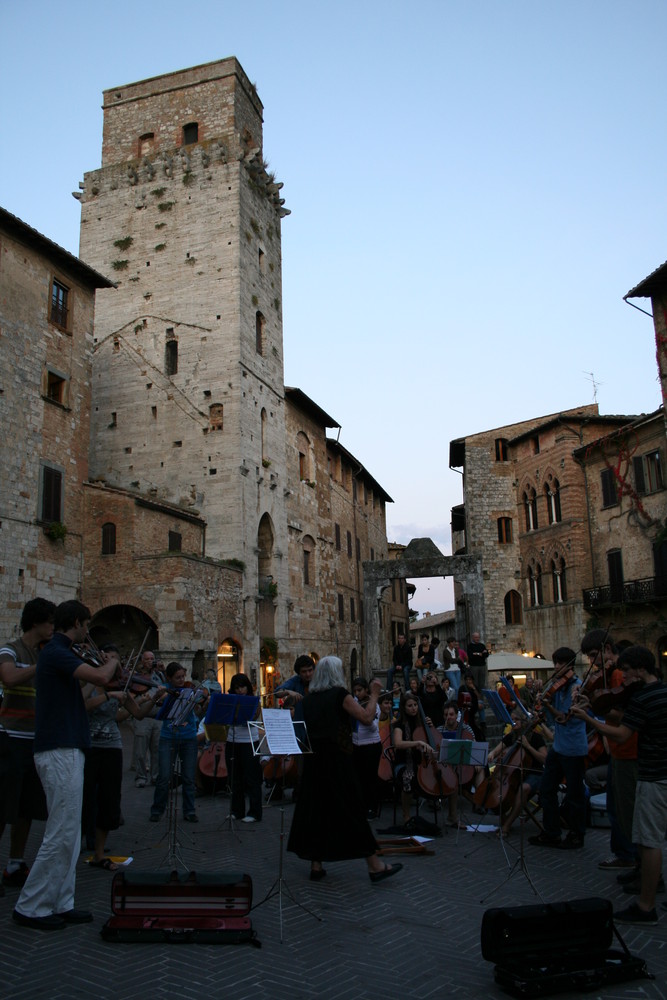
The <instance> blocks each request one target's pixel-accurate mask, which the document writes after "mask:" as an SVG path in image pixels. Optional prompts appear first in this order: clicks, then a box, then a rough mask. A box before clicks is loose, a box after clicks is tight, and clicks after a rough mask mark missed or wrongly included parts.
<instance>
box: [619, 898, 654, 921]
mask: <svg viewBox="0 0 667 1000" xmlns="http://www.w3.org/2000/svg"><path fill="white" fill-rule="evenodd" d="M614 920H616V921H618V923H620V924H657V922H658V914H657V912H656V911H655V909H653V910H642V909H640V907H639V905H638V904H637V903H633V904H632V906H628V907H626V909H625V910H620V911H619V912H618V913H615V914H614Z"/></svg>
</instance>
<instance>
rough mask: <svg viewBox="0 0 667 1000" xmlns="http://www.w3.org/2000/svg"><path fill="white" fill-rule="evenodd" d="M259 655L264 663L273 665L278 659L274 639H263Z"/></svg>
mask: <svg viewBox="0 0 667 1000" xmlns="http://www.w3.org/2000/svg"><path fill="white" fill-rule="evenodd" d="M259 655H260V658H261V659H262V660H264V662H265V663H275V662H276V660H277V659H278V642H277V640H276V639H272V638H270V637H268V636H267V637H265V638H264V639H262V645H261V646H260V649H259Z"/></svg>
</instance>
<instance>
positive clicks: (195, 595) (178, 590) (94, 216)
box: [77, 59, 391, 689]
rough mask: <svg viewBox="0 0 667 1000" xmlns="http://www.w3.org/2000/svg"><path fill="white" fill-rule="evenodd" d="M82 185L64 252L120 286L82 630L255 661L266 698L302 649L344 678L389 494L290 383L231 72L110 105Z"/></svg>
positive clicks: (104, 310)
mask: <svg viewBox="0 0 667 1000" xmlns="http://www.w3.org/2000/svg"><path fill="white" fill-rule="evenodd" d="M80 187H81V193H80V194H78V195H77V196H78V197H79V199H80V201H81V254H82V256H83V257H84V258H85V259H86V260H88V261H90V262H91V264H92V265H93V266H94V267H96V268H98V269H99V270H101V271H102V272H103V273H105V274H109V275H112V276H113V278H114V280H115V284H116V287H114V288H113V289H108V291H107V290H104V291H102V292H101V293H100V295H99V297H98V300H97V306H96V308H97V317H96V325H95V338H94V350H93V383H92V385H93V400H94V404H93V408H92V427H91V447H90V478H91V481H92V483H93V484H94V489H93V488H92V487H91V488H90V489H89V490H88V491H87V494H86V496H87V503H88V505H89V510H90V512H91V518H92V523H91V532H90V535H89V537H88V543H89V544H88V546H87V548H86V552H87V553H88V552H89V553H90V558H89V559H88V558H87V566H89V567H90V572H88V570H87V571H86V578H85V589H84V593H89V594H90V600H91V602H93V603H94V606H95V610H96V611H97V612H98V615H97V616H96V619H95V622H96V624H98V622H99V621H100V620H101V617H104V620H105V623H106V626H107V627H108V628H109V629H110V630H111V631H114V629H115V630H116V631H118V627H119V625H120V623H121V621H122V620H123V618H125V620H126V621H127V620H128V619H132V621H133V622H136V623H137V624H136V631H137V637H138V634H139V633H140V631H141V630H142V629H143V627H144V626H147V627H148V628H149V629H151V631H152V633H153V634H154V639H152V640H151V641H159V644H160V648H161V649H162V650H164V651H168V653H169V655H173V656H177V657H178V658H180V659H181V660H183V662H185V663H187V664H188V665H189V666H192V665H195V666H196V665H197V663H199V662H201V663H202V664H206V665H210V664H215V661H216V658H217V662H218V666H219V667H220V668H228V672H232V671H233V670H235V669H238V667H239V666H241V665H242V666H243V667H244V669H246V670H247V671H248V672H256V671H257V668H258V667H259V666H261V671H260V672H259V673H258V680H259V681H260V684H261V686H262V687H263V688H265V689H267V688H270V687H271V685H272V683H273V682H274V681H275V678H276V672H277V670H282V673H283V675H284V674H285V672H288V673H289V671H290V670H291V662H292V661H293V659H294V657H295V656H296V655H297V654H299V653H302V652H304V651H307V650H309V649H313V650H315V651H317V652H319V653H324V652H331V651H335V652H338V653H339V654H340V655H341V656H342V658H343V659H344V662H345V663H346V665H348V667H349V668H350V669H351V670H356V669H358V668H360V666H361V664H362V663H363V643H364V635H363V619H362V596H361V595H362V588H363V568H362V567H363V561H364V560H373V559H374V558H378V559H382V558H385V556H386V551H387V540H386V523H385V503H386V502H387V501H389V500H390V499H391V498H390V497H389V496H388V495H387V494H386V493H385V491H384V490H383V489H382V487H381V486H379V484H378V483H376V482H375V480H374V479H373V478H372V477H371V476H370V474H369V473H368V472H367V471H366V469H365V468H364V467H363V466H362V465H361V464H360V463H359V462H358V461H357V460H356V459H355V458H354V456H352V455H350V454H349V452H347V451H346V450H345V449H344V448H343V447H342V446H341V445H340V444H339V443H338V442H337V441H336V440H333V439H328V438H326V430H327V429H331V428H338V424H337V422H336V421H334V420H332V419H331V418H330V417H328V415H327V414H325V413H324V412H323V411H322V410H321V409H320V408H319V407H318V406H317V404H315V403H313V402H312V400H310V399H309V398H308V397H307V396H306V395H305V394H304V393H302V392H301V391H300V390H298V389H286V388H285V385H284V376H283V330H282V288H281V220H282V218H283V217H284V216H285V215H286V214H288V212H287V209H285V207H284V204H283V201H284V200H283V199H282V197H281V188H282V184H279V183H278V182H277V181H276V179H275V177H274V176H273V175H272V174H270V173H269V172H268V170H267V167H266V164H265V161H264V158H263V151H262V104H261V102H260V100H259V97H258V96H257V92H256V90H255V88H254V86H253V85H252V84H251V83H250V81H249V80H248V78H247V77H246V75H245V73H244V72H243V69H242V68H241V66H240V65H239V63H238V62H237V61H236V60H235V59H225V60H222V61H220V62H215V63H210V64H208V65H205V66H198V67H195V68H193V69H188V70H184V71H182V72H179V73H172V74H168V75H166V76H162V77H158V78H154V79H150V80H144V81H141V82H139V83H135V84H131V85H128V86H123V87H118V88H113V89H111V90H107V91H105V93H104V132H103V149H102V165H101V167H100V169H98V170H94V171H92V172H90V173H87V174H86V175H85V178H84V181H83V184H82V185H80ZM149 523H150V526H149ZM105 525H106V526H107V527H106V531H107V534H109V533H111V532H112V531H114V530H115V531H116V539H117V541H116V548H115V551H114V553H113V554H111V553H109V552H108V551H105V548H104V546H105V541H104V531H105ZM121 540H122V544H121ZM125 544H127V546H128V549H124V547H123V546H124V545H125ZM202 560H205V561H206V563H205V566H203V564H202ZM101 563H102V564H103V565H102V564H101ZM93 598H94V600H93ZM387 601H388V598H387ZM110 604H111V605H112V606H113V609H114V610H113V611H110V608H109V605H110ZM195 605H196V606H197V609H196V610H195V607H194V606H195ZM102 611H104V615H102ZM386 620H387V628H386V630H387V637H386V639H384V640H382V641H383V642H384V645H385V647H386V648H388V647H389V643H390V616H389V615H387V616H386ZM277 657H279V661H280V662H279V663H278V662H276V659H277ZM276 668H277V669H276ZM225 679H226V678H225V676H224V675H221V680H223V682H224V681H225Z"/></svg>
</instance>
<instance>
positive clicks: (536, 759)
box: [489, 708, 547, 837]
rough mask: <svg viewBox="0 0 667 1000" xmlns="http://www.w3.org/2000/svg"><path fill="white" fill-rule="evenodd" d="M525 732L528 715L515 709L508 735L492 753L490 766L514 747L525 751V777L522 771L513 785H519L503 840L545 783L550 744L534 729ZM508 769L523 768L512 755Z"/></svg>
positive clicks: (503, 831) (501, 826) (503, 827)
mask: <svg viewBox="0 0 667 1000" xmlns="http://www.w3.org/2000/svg"><path fill="white" fill-rule="evenodd" d="M525 730H526V724H525V716H524V714H523V712H521V710H520V709H518V708H516V709H514V710H513V712H512V728H511V729H510V730H509V732H508V733H506V734H505V736H503V738H502V740H501V741H500V743H499V744H498V746H497V747H494V749H493V750H492V751H491V752H490V754H489V763H494V762H498V761H502V760H503V759H504V758H505V757H506V753H507V750H508V749H509V748H511V747H514V746H517V744H518V745H519V746H520V747H521V749H522V750H523V751H525V756H524V757H523V768H522V770H523V775H522V774H521V770H519V772H518V773H519V778H518V780H516V779H515V780H513V784H515V785H516V786H517V791H516V795H515V797H514V802H513V804H512V806H511V808H510V810H509V812H508V813H507V815H506V816H505V817H504V818H503V819H502V822H501V825H500V830H501V833H502V836H503V837H507V836H509V832H510V829H511V827H512V824H513V823H514V821H515V819H516V818H517V816H518V815H519V814H520V812H521V810H522V809H523V807H524V806H525V805H526V803H527V802H530V800H531V799H532V798H533V796H534V795H536V794H537V792H538V791H539V788H540V783H541V781H542V771H543V770H544V762H545V760H546V757H547V745H546V743H545V742H544V737H543V736H542V734H541V733H540V732H539V729H535V728H534V729H532V730H531V731H530V732H528V733H526V731H525ZM501 766H504V765H501ZM509 766H510V767H512V768H517V767H520V766H521V765H520V764H517V763H516V759H515V758H514V756H512V758H511V760H510V762H509ZM515 773H516V771H515ZM511 777H512V776H510V778H511ZM522 777H523V781H522V780H521V778H522ZM519 785H521V787H520V788H519V787H518V786H519ZM501 816H502V811H501Z"/></svg>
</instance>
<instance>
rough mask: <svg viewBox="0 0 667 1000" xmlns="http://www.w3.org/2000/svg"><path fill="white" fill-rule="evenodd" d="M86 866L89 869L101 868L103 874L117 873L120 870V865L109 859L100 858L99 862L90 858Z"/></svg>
mask: <svg viewBox="0 0 667 1000" xmlns="http://www.w3.org/2000/svg"><path fill="white" fill-rule="evenodd" d="M88 864H89V865H90V866H91V868H103V869H104V871H105V872H117V871H118V869H119V868H120V865H117V864H116V862H115V861H112V860H111V858H102V860H101V861H97V860H96V859H95V858H91V859H90V861H89V862H88Z"/></svg>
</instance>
